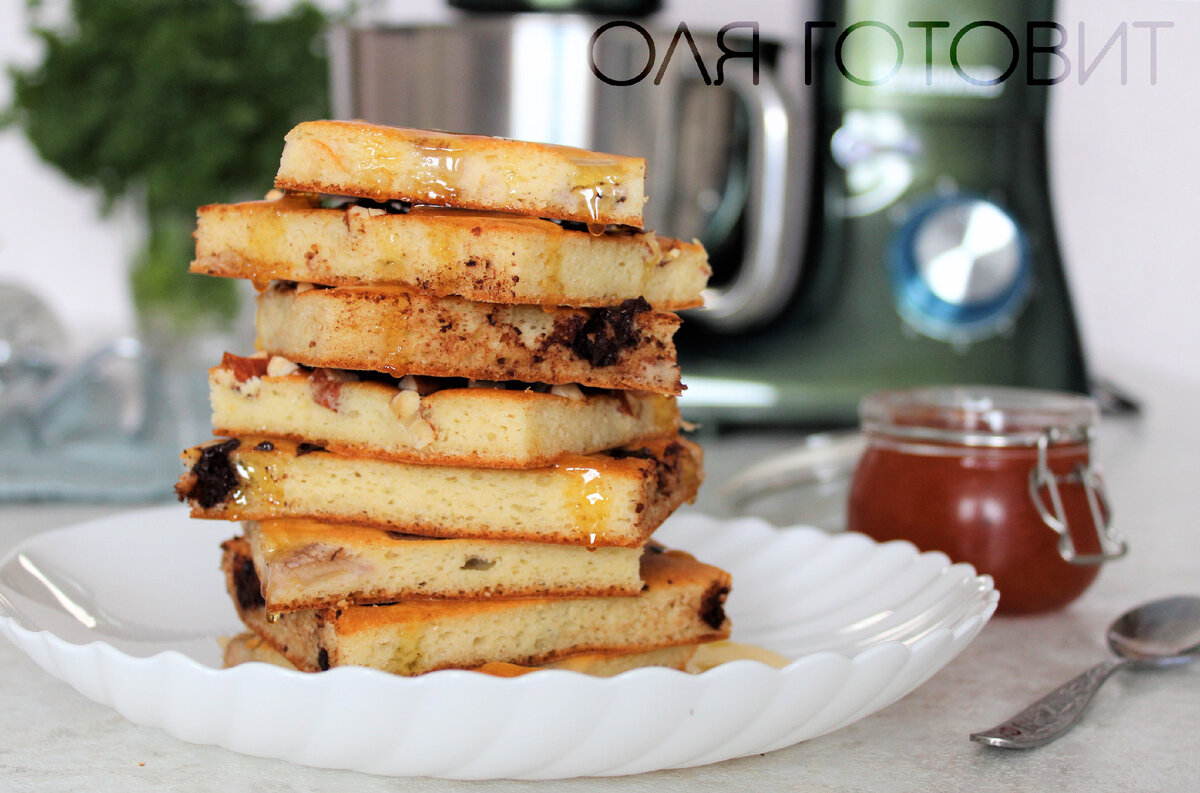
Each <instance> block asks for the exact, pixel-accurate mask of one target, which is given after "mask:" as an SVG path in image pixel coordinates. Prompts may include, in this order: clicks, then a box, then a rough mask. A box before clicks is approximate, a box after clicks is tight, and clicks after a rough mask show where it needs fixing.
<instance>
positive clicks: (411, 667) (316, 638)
mask: <svg viewBox="0 0 1200 793" xmlns="http://www.w3.org/2000/svg"><path fill="white" fill-rule="evenodd" d="M223 547H224V549H225V555H224V559H223V568H224V570H225V575H226V585H227V587H228V589H229V592H230V594H231V595H232V596H233V599H234V603H235V604H236V606H237V610H238V616H239V617H241V619H242V622H244V623H245V624H246V626H247V627H248V628H250V629H251V630H253V631H254V632H255V633H256V634H258V635H259V636H261V637H262V638H263V639H264V640H266V642H267V643H268V644H270V645H271V646H272V647H273V648H274V649H275V650H277V651H278V652H280V653H281V654H283V655H284V656H285V657H286V658H287V659H288V660H289V661H291V662H292V663H293V664H295V666H296V667H297V668H299V669H301V670H304V671H309V672H315V671H320V670H325V669H329V668H332V667H335V666H367V667H372V668H375V669H381V670H383V671H385V672H392V673H395V674H400V675H419V674H423V673H425V672H432V671H434V670H437V669H471V668H475V667H479V666H482V665H483V664H486V663H489V662H500V663H510V664H520V665H525V666H535V665H538V664H542V663H545V662H547V661H553V660H555V659H558V658H564V657H567V656H570V655H575V654H578V653H585V652H600V653H621V652H626V653H627V652H640V651H646V650H651V649H655V648H663V647H673V646H681V645H691V644H697V643H700V642H709V641H717V640H720V639H725V638H728V636H729V622H728V620H727V619H726V617H725V611H724V602H725V596H726V594H727V593H728V592H729V574H728V573H726V572H725V571H723V570H720V569H718V568H716V567H712V566H710V565H706V564H702V563H700V562H698V561H696V560H695V559H694V558H692V557H691V556H689V555H688V554H686V553H682V552H679V551H667V552H664V553H649V554H646V555H645V556H643V558H642V569H641V575H642V579H643V580H644V581H645V582H646V584H645V589H644V590H643V591H642V593H641V594H640V595H639V596H637V597H616V598H613V597H582V598H576V597H557V598H530V599H525V600H474V601H457V602H449V601H435V600H424V601H420V600H418V601H409V602H405V603H395V604H391V605H381V606H348V607H346V608H341V609H337V608H327V609H314V610H306V611H293V612H288V613H286V614H280V615H279V616H278V617H277V618H276V619H275V620H274V621H268V620H267V612H266V609H265V607H264V601H263V598H262V594H261V591H262V589H261V583H260V581H259V580H258V577H257V574H256V572H255V567H254V561H253V559H252V558H251V556H250V551H249V548H248V546H247V545H246V543H245V542H244V541H243V540H236V539H235V540H229V541H228V542H226V543H225V544H224V546H223Z"/></svg>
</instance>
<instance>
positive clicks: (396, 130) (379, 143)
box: [275, 121, 646, 228]
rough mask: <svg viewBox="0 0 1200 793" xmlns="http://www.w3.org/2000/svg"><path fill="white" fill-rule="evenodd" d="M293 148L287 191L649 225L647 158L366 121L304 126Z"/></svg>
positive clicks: (284, 174) (290, 142)
mask: <svg viewBox="0 0 1200 793" xmlns="http://www.w3.org/2000/svg"><path fill="white" fill-rule="evenodd" d="M284 141H285V145H284V148H283V156H282V158H281V159H280V163H279V172H278V174H277V175H276V177H275V186H276V187H279V188H284V189H289V190H299V191H305V192H310V193H329V194H334V195H347V196H361V197H363V198H370V199H373V200H376V201H389V200H401V201H408V202H411V203H414V204H434V205H437V206H446V207H458V208H465V209H488V210H498V211H503V212H515V213H518V214H521V215H532V216H536V217H546V218H557V219H565V220H575V221H579V222H583V223H597V224H608V223H615V224H623V225H628V226H636V227H639V228H640V227H641V226H642V208H643V205H644V203H645V177H646V161H645V160H643V159H641V158H640V157H625V156H621V155H614V154H601V153H598V152H592V151H587V150H584V149H576V148H570V147H567V146H556V145H550V144H544V143H529V142H524V141H514V140H505V139H502V138H490V137H485V136H482V135H458V134H453V133H447V132H433V131H428V130H415V129H405V128H402V127H384V126H378V125H375V124H368V123H365V122H361V121H308V122H304V123H301V124H298V125H297V126H296V127H294V128H293V129H292V131H291V132H289V133H288V134H287V136H286V137H285V138H284Z"/></svg>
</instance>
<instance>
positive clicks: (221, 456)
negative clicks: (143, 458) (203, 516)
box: [175, 438, 241, 509]
mask: <svg viewBox="0 0 1200 793" xmlns="http://www.w3.org/2000/svg"><path fill="white" fill-rule="evenodd" d="M240 445H241V441H239V440H238V439H237V438H230V439H229V440H227V441H223V442H222V443H218V444H215V445H213V446H206V447H205V448H204V449H203V450H201V452H200V458H199V459H198V460H196V464H195V465H193V466H192V471H191V476H190V477H188V478H187V479H185V480H184V482H181V483H180V484H179V485H176V487H175V494H176V495H177V496H178V497H179V500H180V501H186V500H188V499H191V500H193V501H195V502H196V503H197V504H199V505H200V506H201V507H204V508H205V509H208V508H210V507H214V506H216V505H217V504H221V503H223V502H224V501H225V497H226V496H228V495H229V494H230V493H231V492H232V491H233V489H234V488H235V487H237V485H238V475H237V471H236V470H234V467H233V463H231V462H230V461H229V453H230V452H232V451H233V450H234V449H236V448H237V447H238V446H240Z"/></svg>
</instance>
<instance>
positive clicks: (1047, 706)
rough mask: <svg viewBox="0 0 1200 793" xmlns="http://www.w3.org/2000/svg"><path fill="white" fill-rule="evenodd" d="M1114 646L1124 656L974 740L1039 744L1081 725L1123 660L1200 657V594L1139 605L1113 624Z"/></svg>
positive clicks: (1147, 662) (1008, 745)
mask: <svg viewBox="0 0 1200 793" xmlns="http://www.w3.org/2000/svg"><path fill="white" fill-rule="evenodd" d="M1108 646H1109V647H1110V648H1112V651H1113V652H1114V653H1116V654H1117V655H1118V656H1120V657H1119V658H1112V659H1109V660H1107V661H1105V662H1103V663H1101V664H1097V665H1096V666H1093V667H1092V668H1091V669H1089V670H1088V671H1086V672H1084V673H1083V674H1081V675H1080V676H1079V677H1076V678H1075V679H1074V680H1071V681H1070V682H1067V683H1064V684H1063V685H1061V686H1059V687H1058V688H1056V689H1055V690H1054V691H1051V692H1050V693H1049V694H1047V695H1046V696H1044V697H1042V698H1041V699H1039V700H1038V701H1037V702H1035V703H1033V704H1032V705H1030V706H1029V707H1027V708H1025V710H1023V711H1021V712H1020V713H1018V714H1017V715H1016V716H1013V717H1012V718H1011V719H1009V720H1008V721H1006V722H1004V723H1003V724H1001V725H999V726H997V727H993V728H992V729H990V730H984V731H983V732H977V733H973V734H972V735H971V740H972V741H975V742H977V743H983V744H988V745H989V746H1000V747H1003V748H1005V749H1033V748H1035V747H1038V746H1042V745H1044V744H1047V743H1050V742H1051V741H1053V740H1054V739H1056V738H1058V737H1059V736H1061V735H1063V734H1065V733H1066V732H1067V730H1069V729H1071V728H1072V727H1074V726H1075V724H1076V722H1078V721H1079V718H1080V717H1081V716H1082V715H1083V711H1084V709H1085V708H1086V707H1087V706H1088V703H1089V702H1091V701H1092V697H1093V696H1094V695H1095V693H1096V691H1097V690H1099V688H1100V686H1101V684H1103V683H1104V681H1105V680H1107V679H1108V677H1109V675H1111V674H1112V673H1113V672H1115V671H1117V670H1118V669H1120V668H1121V667H1123V666H1126V665H1129V664H1132V665H1133V668H1135V669H1136V668H1143V669H1146V668H1152V667H1161V666H1170V665H1172V664H1184V663H1187V662H1189V661H1194V660H1196V658H1197V657H1200V597H1195V596H1191V595H1181V596H1178V597H1172V598H1166V599H1164V600H1155V601H1153V602H1151V603H1146V604H1144V605H1142V606H1138V607H1137V608H1135V609H1133V610H1132V611H1128V612H1126V613H1125V614H1122V615H1121V616H1120V617H1118V618H1117V621H1116V622H1114V623H1113V624H1112V625H1110V626H1109V628H1108Z"/></svg>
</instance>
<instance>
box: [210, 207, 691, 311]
mask: <svg viewBox="0 0 1200 793" xmlns="http://www.w3.org/2000/svg"><path fill="white" fill-rule="evenodd" d="M314 198H315V197H311V196H299V195H288V196H285V197H283V198H280V199H277V200H274V201H254V202H248V203H242V204H216V205H212V206H206V207H201V208H200V210H199V212H198V225H197V230H196V258H195V261H193V262H192V267H191V269H192V272H197V273H204V274H207V275H218V276H225V277H231V278H245V279H249V280H253V281H256V282H259V283H266V282H268V281H272V280H281V281H298V282H304V283H314V284H323V285H327V286H356V285H366V284H377V285H393V286H402V287H405V288H406V289H409V290H411V291H414V292H420V293H422V294H426V295H431V296H434V297H446V296H452V295H457V296H459V297H464V298H467V299H468V300H475V301H480V302H486V303H524V304H529V305H547V306H576V307H580V306H608V305H613V304H615V303H620V302H622V301H624V300H629V299H632V298H636V297H644V298H645V299H646V300H647V301H648V302H649V303H650V304H651V305H652V306H654V307H655V309H657V310H662V311H678V310H681V309H685V308H695V307H697V306H700V305H702V303H703V298H702V296H701V292H702V291H703V289H704V287H705V285H706V284H707V282H708V277H709V275H710V274H711V272H712V271H711V269H710V267H709V265H708V256H707V254H706V253H705V251H704V248H703V247H701V246H699V245H696V244H692V243H685V242H680V241H679V240H673V239H668V238H658V237H655V235H654V234H652V233H647V232H643V233H613V232H610V233H606V234H600V235H594V234H590V233H588V232H587V231H579V230H569V229H564V228H562V227H561V226H560V225H558V224H556V223H552V222H550V221H547V220H541V219H537V218H526V217H521V216H512V215H503V214H499V213H485V212H475V211H464V210H452V209H440V208H435V207H414V208H413V209H411V210H410V211H409V212H408V213H406V214H396V213H389V212H386V211H384V210H382V209H374V208H367V207H363V206H357V205H349V206H346V207H341V208H336V209H324V208H321V207H319V206H317V205H316V203H315V201H314Z"/></svg>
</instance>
